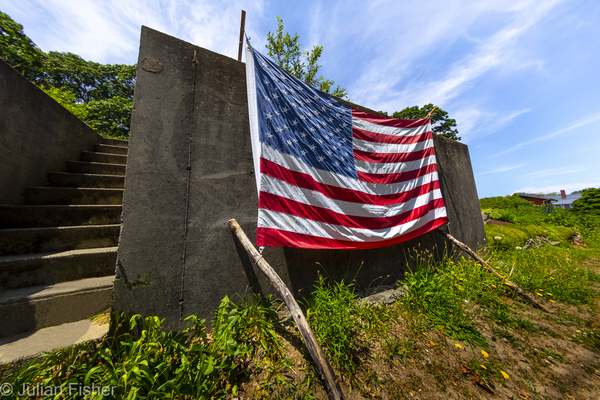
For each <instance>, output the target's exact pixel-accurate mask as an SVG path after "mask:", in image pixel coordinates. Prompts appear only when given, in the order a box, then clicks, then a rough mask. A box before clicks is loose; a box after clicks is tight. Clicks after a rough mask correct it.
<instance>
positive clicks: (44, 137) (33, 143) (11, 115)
mask: <svg viewBox="0 0 600 400" xmlns="http://www.w3.org/2000/svg"><path fill="white" fill-rule="evenodd" d="M101 140H102V138H101V137H100V135H98V134H97V133H96V132H94V130H92V129H91V128H90V127H88V126H87V125H86V124H84V123H83V122H81V121H80V120H79V119H77V118H76V117H75V116H74V115H73V114H71V113H70V112H69V111H68V110H66V109H65V108H64V107H62V106H61V105H60V104H58V103H57V102H56V101H54V100H53V99H52V98H51V97H50V96H48V95H46V94H45V93H44V92H42V91H41V90H40V89H38V88H37V87H36V86H35V85H34V84H32V83H31V82H29V81H28V80H27V79H25V78H24V77H23V76H21V74H19V73H18V72H17V71H15V70H14V69H12V68H11V67H10V66H9V65H8V64H6V63H5V62H3V61H1V60H0V188H2V190H0V204H23V201H24V199H23V188H24V187H25V186H45V185H46V184H47V180H46V174H47V173H48V171H64V169H65V161H67V160H79V158H80V153H81V151H82V150H90V151H91V150H92V144H93V143H99V142H100V141H101Z"/></svg>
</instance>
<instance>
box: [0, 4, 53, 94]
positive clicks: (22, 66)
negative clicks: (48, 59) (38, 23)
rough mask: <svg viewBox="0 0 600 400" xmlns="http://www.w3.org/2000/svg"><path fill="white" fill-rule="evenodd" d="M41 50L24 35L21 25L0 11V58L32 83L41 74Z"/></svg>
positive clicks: (36, 81)
mask: <svg viewBox="0 0 600 400" xmlns="http://www.w3.org/2000/svg"><path fill="white" fill-rule="evenodd" d="M43 54H44V53H43V52H42V51H41V50H40V49H39V48H38V47H37V46H36V45H35V43H33V42H32V41H31V39H29V37H27V35H25V33H24V32H23V25H21V24H18V23H16V22H15V21H13V19H12V18H10V17H9V16H8V15H6V14H4V13H3V12H2V11H0V59H2V60H3V61H4V62H6V63H7V64H8V65H10V66H11V67H13V68H14V69H16V70H17V71H19V73H20V74H21V75H23V76H24V77H26V78H27V79H29V80H30V81H32V82H34V83H38V82H39V81H40V79H41V77H42V76H43V68H42V63H43Z"/></svg>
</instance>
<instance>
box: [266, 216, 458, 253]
mask: <svg viewBox="0 0 600 400" xmlns="http://www.w3.org/2000/svg"><path fill="white" fill-rule="evenodd" d="M447 222H448V218H447V217H443V218H437V219H434V220H433V221H430V222H427V223H426V224H425V225H423V226H422V227H420V228H418V229H415V230H414V231H411V232H407V233H406V234H405V235H401V236H398V237H395V238H392V239H387V240H381V241H377V242H353V241H350V240H335V239H328V238H321V237H317V236H310V235H304V234H301V233H295V232H288V231H281V230H278V229H272V228H261V227H259V228H258V231H257V232H256V245H257V246H274V247H301V248H305V249H375V248H378V247H385V246H391V245H394V244H398V243H402V242H405V241H407V240H410V239H413V238H415V237H417V236H420V235H423V234H425V233H427V232H430V231H432V230H434V229H436V228H438V227H440V226H442V225H444V224H445V223H447Z"/></svg>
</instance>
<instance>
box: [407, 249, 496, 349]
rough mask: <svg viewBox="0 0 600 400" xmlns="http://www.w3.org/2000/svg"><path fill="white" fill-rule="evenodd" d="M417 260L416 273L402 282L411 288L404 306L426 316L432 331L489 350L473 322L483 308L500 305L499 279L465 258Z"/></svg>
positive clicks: (424, 257) (422, 256)
mask: <svg viewBox="0 0 600 400" xmlns="http://www.w3.org/2000/svg"><path fill="white" fill-rule="evenodd" d="M414 261H415V264H416V268H415V271H414V272H412V271H408V272H407V273H406V274H405V276H404V279H403V281H402V282H401V283H402V284H403V285H405V286H406V287H407V288H408V291H407V293H406V296H405V297H404V298H403V299H402V300H401V301H402V304H403V306H404V307H406V308H407V309H409V310H411V311H413V312H416V313H419V314H421V315H423V316H424V317H426V318H427V320H428V321H429V324H430V325H431V326H432V328H434V329H436V330H439V331H443V332H444V333H445V334H446V335H447V336H449V337H451V338H453V339H456V340H461V341H464V342H467V343H469V344H471V345H473V346H479V347H481V348H484V349H487V348H488V343H487V341H486V339H485V338H484V337H483V335H482V334H481V333H480V332H479V331H478V330H477V328H476V327H475V325H474V324H473V321H474V319H475V318H476V317H477V316H478V315H479V314H480V312H481V306H486V305H489V304H491V303H495V302H497V299H498V296H499V295H500V294H501V290H502V289H498V288H499V287H500V286H501V284H500V282H499V280H498V279H497V278H495V277H494V276H492V275H490V274H489V272H487V270H485V269H484V268H483V267H482V266H480V265H479V264H477V263H475V262H473V261H469V260H465V259H460V260H458V261H454V260H453V259H452V258H445V259H444V260H442V261H441V262H438V261H435V260H434V258H433V257H432V256H431V255H429V254H428V253H418V254H417V255H416V256H415V257H414Z"/></svg>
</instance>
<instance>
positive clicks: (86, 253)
mask: <svg viewBox="0 0 600 400" xmlns="http://www.w3.org/2000/svg"><path fill="white" fill-rule="evenodd" d="M116 262H117V247H116V246H115V247H105V248H99V249H83V250H70V251H59V252H54V253H42V254H26V255H20V256H5V257H0V288H2V289H3V290H7V289H18V288H24V287H28V286H47V285H54V284H56V283H60V282H68V281H71V280H77V279H83V278H96V277H102V276H111V275H114V274H115V265H116Z"/></svg>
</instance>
